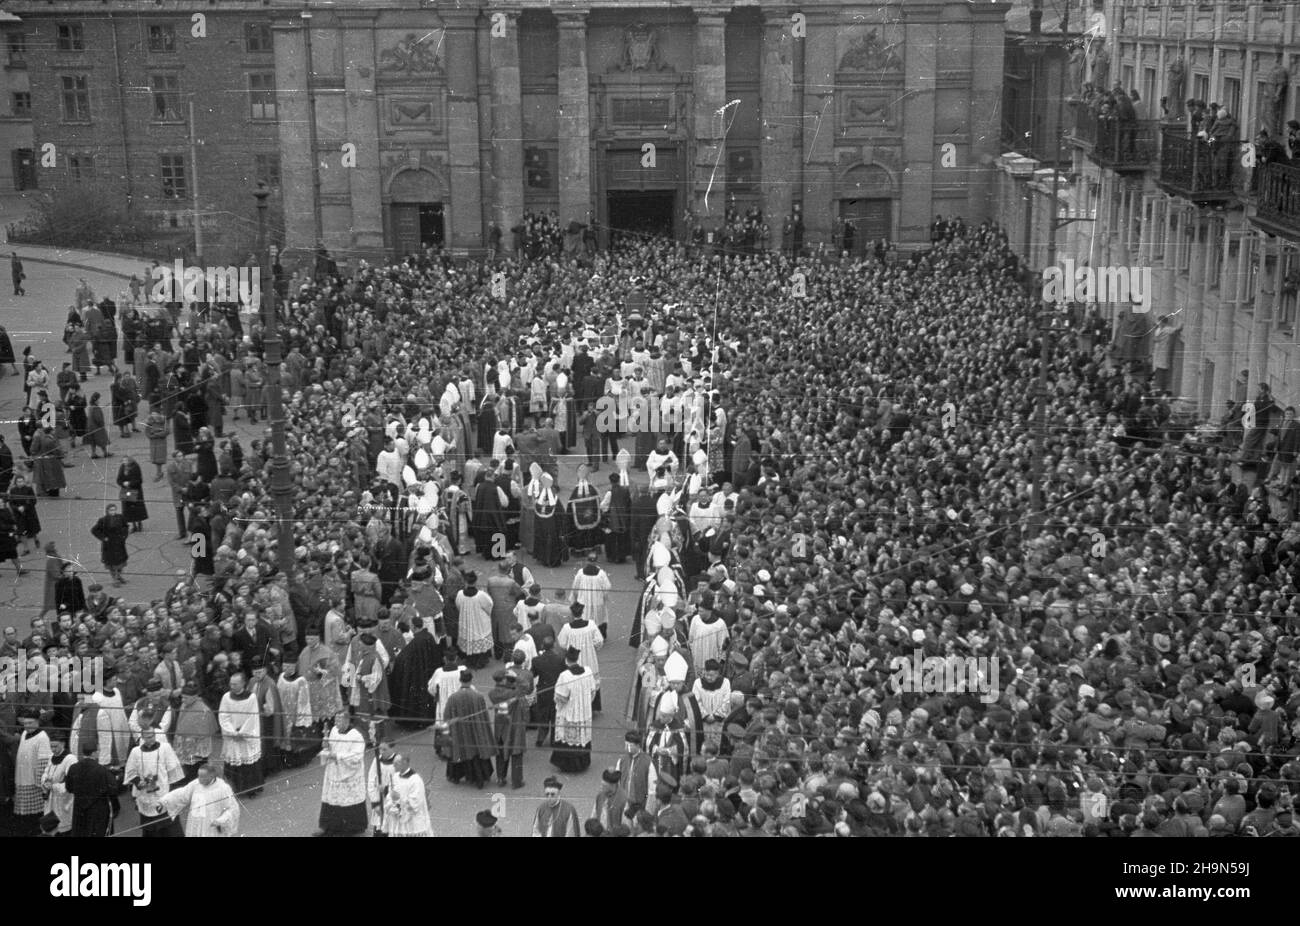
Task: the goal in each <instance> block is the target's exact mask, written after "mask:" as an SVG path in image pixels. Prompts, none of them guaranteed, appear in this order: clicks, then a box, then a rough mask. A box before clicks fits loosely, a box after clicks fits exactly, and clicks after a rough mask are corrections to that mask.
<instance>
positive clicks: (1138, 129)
mask: <svg viewBox="0 0 1300 926" xmlns="http://www.w3.org/2000/svg"><path fill="white" fill-rule="evenodd" d="M1157 128H1158V125H1157V123H1155V122H1154V121H1152V120H1150V119H1139V120H1137V121H1135V122H1128V123H1125V122H1120V121H1118V120H1115V119H1099V120H1097V122H1096V141H1095V142H1094V143H1093V147H1092V158H1093V160H1094V161H1096V162H1097V163H1098V164H1100V165H1101V166H1102V167H1109V168H1112V169H1115V170H1124V169H1129V170H1142V169H1144V168H1147V167H1151V166H1153V165H1154V164H1155V161H1156V152H1157V150H1158V147H1159V145H1158V141H1157V131H1156V130H1157Z"/></svg>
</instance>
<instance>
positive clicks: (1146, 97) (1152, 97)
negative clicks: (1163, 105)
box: [1142, 68, 1160, 119]
mask: <svg viewBox="0 0 1300 926" xmlns="http://www.w3.org/2000/svg"><path fill="white" fill-rule="evenodd" d="M1142 102H1143V103H1145V104H1146V115H1147V118H1148V119H1154V118H1156V117H1157V116H1159V115H1160V101H1159V100H1157V99H1156V69H1155V68H1144V69H1143V70H1142Z"/></svg>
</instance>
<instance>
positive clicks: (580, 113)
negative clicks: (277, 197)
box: [275, 0, 1007, 252]
mask: <svg viewBox="0 0 1300 926" xmlns="http://www.w3.org/2000/svg"><path fill="white" fill-rule="evenodd" d="M1006 9H1007V7H1006V5H1004V4H998V3H986V4H978V5H976V4H970V3H966V2H964V0H960V2H924V0H922V2H918V0H908V2H906V3H901V2H900V3H893V4H883V5H882V4H870V5H868V4H861V5H858V4H853V3H845V2H834V3H830V2H808V3H804V4H802V5H798V6H793V5H790V4H785V3H753V2H751V3H747V4H740V3H737V4H732V3H724V4H714V3H708V2H694V3H689V4H683V3H674V4H666V3H653V2H640V0H630V2H629V0H624V2H619V3H617V4H613V3H610V4H606V5H601V4H585V3H562V4H559V3H553V2H549V0H520V2H515V3H496V2H480V3H472V2H470V3H466V2H463V0H462V2H459V3H456V2H437V3H425V4H421V5H420V6H418V7H417V6H415V5H414V4H410V3H401V2H390V3H385V2H364V0H342V2H336V3H333V4H331V5H330V7H329V9H328V10H325V9H321V10H316V9H312V10H310V14H311V15H310V17H309V18H308V19H304V18H303V16H302V15H301V14H298V13H296V12H295V13H294V14H293V15H291V16H283V17H277V19H276V23H275V58H276V75H277V91H278V96H279V100H280V109H281V117H280V143H281V151H282V159H283V161H282V172H283V184H284V209H285V213H286V215H290V216H295V215H297V216H308V215H310V216H312V219H313V221H312V223H311V226H310V227H309V226H308V224H307V223H296V224H295V223H290V226H289V229H288V235H289V240H288V242H287V244H288V245H289V247H290V248H291V249H292V248H296V247H306V246H308V245H310V243H311V239H312V238H316V239H319V240H322V241H324V243H325V244H326V246H327V247H330V248H331V249H336V250H340V251H352V250H366V249H371V248H385V249H397V250H399V251H400V250H407V249H410V248H411V247H414V246H418V245H420V244H422V243H424V244H427V243H433V242H435V241H436V242H440V243H444V244H446V245H447V246H449V247H450V248H452V249H453V250H465V251H471V252H472V251H474V250H476V249H479V248H482V247H484V246H486V244H487V243H488V235H489V234H490V229H491V228H492V226H493V225H496V226H498V227H499V228H500V229H501V230H502V231H503V233H504V236H505V240H507V241H508V240H509V230H510V229H512V228H514V227H515V226H517V225H518V224H519V222H520V221H521V218H522V217H523V216H524V215H525V213H537V212H540V213H551V212H554V213H555V215H556V216H557V217H558V220H559V222H560V224H561V225H562V226H567V225H568V224H569V223H570V222H580V223H584V224H589V225H592V226H593V227H594V228H595V229H596V230H597V232H598V235H601V236H603V235H604V234H606V233H608V232H609V231H610V230H611V229H616V228H624V227H640V228H650V229H651V230H664V231H672V232H674V233H677V234H681V233H682V231H683V224H684V223H685V221H686V215H687V211H688V210H689V211H690V212H692V213H693V214H694V217H695V220H696V221H697V222H698V223H699V224H700V225H702V226H703V227H705V228H706V229H707V228H710V227H714V226H716V225H717V224H718V223H719V222H721V221H722V218H723V216H724V214H725V210H726V207H727V206H729V205H730V206H733V207H735V208H736V209H738V210H739V211H740V212H742V213H743V212H746V211H748V210H749V209H753V208H757V209H760V210H761V211H762V214H763V216H764V219H765V220H766V221H767V222H768V223H769V224H770V225H771V227H772V228H773V230H774V237H773V246H778V244H779V241H780V234H779V232H780V229H781V224H782V222H783V220H784V218H785V217H786V216H788V215H791V214H792V212H801V213H802V216H803V223H804V227H805V233H804V234H805V240H806V241H807V242H808V243H812V244H815V243H817V242H829V241H830V240H831V239H832V237H833V235H834V234H835V231H836V227H837V225H838V224H839V223H840V221H841V220H844V221H850V222H852V223H853V224H854V225H855V227H856V228H855V230H856V234H855V235H854V237H855V238H856V240H857V241H859V242H862V241H865V240H869V239H876V238H880V237H884V238H888V239H890V240H891V241H894V242H901V243H910V242H921V241H924V240H926V238H927V235H928V231H927V230H928V224H929V221H930V219H931V218H932V217H933V215H934V214H935V213H945V214H949V213H960V214H962V215H965V216H967V217H974V218H977V219H978V218H981V217H983V216H984V215H987V214H988V205H989V203H988V200H989V189H990V177H991V175H992V168H991V165H992V163H993V159H994V158H996V156H997V155H998V154H999V153H1000V152H999V151H998V150H997V148H998V135H999V131H998V120H999V109H998V105H999V95H1000V85H1001V63H1002V58H1001V56H1002V49H1003V28H1004V27H1003V21H1004V17H1005V13H1006ZM313 113H314V119H313V118H312V114H313ZM352 146H355V147H352ZM313 150H314V151H315V153H316V157H315V159H313V158H312V156H311V152H313Z"/></svg>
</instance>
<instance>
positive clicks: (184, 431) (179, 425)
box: [171, 404, 194, 456]
mask: <svg viewBox="0 0 1300 926" xmlns="http://www.w3.org/2000/svg"><path fill="white" fill-rule="evenodd" d="M171 418H172V434H173V435H175V439H176V449H177V450H178V451H180V452H181V453H182V454H184V455H185V456H189V455H190V454H192V453H193V452H194V431H193V428H192V427H191V425H190V413H189V411H188V410H187V409H186V408H185V406H184V404H178V405H177V406H176V410H175V413H174V414H173V415H172V416H171Z"/></svg>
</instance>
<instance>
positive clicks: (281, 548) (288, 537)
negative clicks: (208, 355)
mask: <svg viewBox="0 0 1300 926" xmlns="http://www.w3.org/2000/svg"><path fill="white" fill-rule="evenodd" d="M270 194H271V191H270V190H269V189H267V186H266V184H265V183H262V182H260V181H259V182H258V184H257V188H256V189H255V190H254V191H253V196H254V197H256V199H257V261H258V264H257V269H258V276H259V278H260V283H259V285H260V287H261V290H262V329H263V330H262V346H263V349H264V354H265V358H266V382H265V386H264V388H265V389H266V409H267V417H269V418H270V419H271V498H272V500H273V501H274V503H275V515H276V522H277V529H276V545H275V546H276V549H275V553H276V563H277V565H278V566H279V569H280V572H281V573H283V574H284V577H285V579H286V581H287V580H289V579H290V570H291V568H292V566H293V509H292V505H293V473H292V472H291V470H290V464H289V450H288V446H287V443H286V441H285V420H284V393H283V390H282V388H281V386H280V361H281V356H280V353H281V351H280V320H279V318H278V317H277V313H276V305H275V299H276V292H275V278H274V277H273V275H272V273H271V259H270V254H269V253H268V252H267V247H266V200H267V197H268V196H270Z"/></svg>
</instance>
